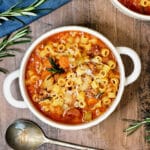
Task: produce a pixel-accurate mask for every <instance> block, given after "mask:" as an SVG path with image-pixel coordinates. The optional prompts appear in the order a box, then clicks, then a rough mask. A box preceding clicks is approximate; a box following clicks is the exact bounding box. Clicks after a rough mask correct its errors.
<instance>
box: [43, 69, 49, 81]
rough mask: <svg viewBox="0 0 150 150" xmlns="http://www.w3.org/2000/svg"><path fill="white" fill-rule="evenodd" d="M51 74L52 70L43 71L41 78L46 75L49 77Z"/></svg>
mask: <svg viewBox="0 0 150 150" xmlns="http://www.w3.org/2000/svg"><path fill="white" fill-rule="evenodd" d="M49 75H50V72H48V71H43V72H42V74H41V79H43V80H44V79H45V78H46V77H48V76H49Z"/></svg>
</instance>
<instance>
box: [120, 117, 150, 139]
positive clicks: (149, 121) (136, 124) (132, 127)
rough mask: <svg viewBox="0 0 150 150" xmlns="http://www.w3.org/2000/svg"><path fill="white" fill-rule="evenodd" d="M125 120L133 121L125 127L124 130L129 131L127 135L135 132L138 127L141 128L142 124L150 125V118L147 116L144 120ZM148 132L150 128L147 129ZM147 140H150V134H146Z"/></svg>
mask: <svg viewBox="0 0 150 150" xmlns="http://www.w3.org/2000/svg"><path fill="white" fill-rule="evenodd" d="M123 120H125V121H129V122H131V124H130V125H129V127H128V128H126V129H124V132H126V133H127V135H131V134H132V133H134V132H135V131H136V130H137V129H139V128H140V127H141V126H142V125H146V126H150V118H145V119H144V120H142V121H140V120H131V119H123ZM146 132H147V133H149V132H150V130H146ZM145 139H146V141H147V142H150V135H148V136H146V138H145Z"/></svg>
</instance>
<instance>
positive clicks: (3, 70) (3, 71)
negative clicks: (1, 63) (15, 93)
mask: <svg viewBox="0 0 150 150" xmlns="http://www.w3.org/2000/svg"><path fill="white" fill-rule="evenodd" d="M0 72H2V73H8V70H6V69H4V68H1V67H0Z"/></svg>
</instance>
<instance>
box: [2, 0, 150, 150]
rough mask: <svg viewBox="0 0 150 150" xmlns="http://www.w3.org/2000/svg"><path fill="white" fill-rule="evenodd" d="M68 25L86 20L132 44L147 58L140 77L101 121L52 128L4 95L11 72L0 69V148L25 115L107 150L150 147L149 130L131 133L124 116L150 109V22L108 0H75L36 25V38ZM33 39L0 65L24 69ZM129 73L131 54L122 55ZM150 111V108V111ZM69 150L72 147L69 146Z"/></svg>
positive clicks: (54, 149)
mask: <svg viewBox="0 0 150 150" xmlns="http://www.w3.org/2000/svg"><path fill="white" fill-rule="evenodd" d="M64 25H82V26H86V27H90V28H92V29H95V30H97V31H99V32H101V33H102V34H103V35H105V36H106V37H107V38H108V39H110V41H112V43H113V44H114V45H115V46H127V47H131V48H133V49H134V50H135V51H136V52H137V53H138V54H139V56H140V58H141V61H142V73H141V76H140V78H139V79H138V80H137V81H136V82H135V83H133V84H131V85H129V86H128V87H126V88H125V91H124V94H123V96H122V100H121V102H120V104H119V106H118V107H117V109H116V111H115V112H114V113H113V114H112V115H111V116H110V117H109V118H108V119H106V120H105V121H103V122H102V123H101V124H99V125H97V126H95V127H92V128H90V129H85V130H80V131H64V130H59V129H56V128H53V127H50V126H48V125H46V124H44V123H42V122H41V121H39V120H38V119H37V118H36V117H35V116H34V115H33V114H32V113H31V112H30V111H29V110H28V109H16V108H13V107H12V106H10V105H9V104H8V103H7V102H6V101H5V98H4V96H3V92H2V84H3V81H4V79H5V77H6V75H4V74H1V73H0V145H1V146H0V150H9V149H10V148H9V147H8V146H7V144H6V142H5V131H6V128H7V127H8V125H9V124H10V123H12V122H13V121H14V120H16V119H19V118H26V119H30V120H32V121H35V122H36V123H38V124H39V125H40V126H41V128H42V129H43V130H44V132H45V133H46V135H47V136H48V137H51V138H56V139H59V140H64V141H68V142H73V143H76V144H82V145H88V146H93V147H97V148H103V149H107V150H148V149H150V146H149V145H148V144H147V143H146V142H145V140H144V134H145V132H144V129H143V128H141V129H140V130H138V131H137V132H136V133H135V134H133V135H131V136H129V137H127V136H126V135H125V134H124V133H123V129H124V128H125V127H127V125H128V123H127V122H124V121H122V119H123V118H131V119H141V118H142V117H145V116H146V114H148V113H145V111H147V112H150V92H149V90H150V22H144V21H138V20H135V19H133V18H129V17H127V16H125V15H124V14H122V13H120V12H119V11H117V10H116V9H115V8H114V7H113V5H112V4H111V2H110V1H109V0H73V1H72V2H70V3H68V4H67V5H65V6H63V7H61V8H59V9H57V10H56V11H54V12H53V13H51V14H49V15H47V16H45V17H43V18H41V19H39V20H38V21H35V22H34V23H32V24H31V28H32V37H33V40H35V39H36V38H37V37H39V36H40V35H41V34H43V33H45V32H46V31H49V30H51V29H53V28H56V27H59V26H64ZM29 45H30V44H26V45H22V46H20V48H21V49H22V52H20V53H17V55H16V57H15V58H9V59H5V60H4V61H3V62H0V66H4V67H6V68H7V69H8V70H9V71H10V72H12V71H15V70H17V69H19V66H20V62H21V59H22V57H23V55H24V52H25V51H26V50H27V48H28V47H29ZM123 61H124V64H125V68H126V73H127V75H128V74H130V73H131V71H132V69H133V66H132V62H131V61H130V59H129V58H128V57H123ZM12 86H13V87H12V91H13V93H14V96H15V97H16V98H20V99H21V97H20V94H19V86H18V81H15V83H14V84H13V85H12ZM149 115H150V113H149ZM48 149H50V150H66V149H67V148H62V147H58V146H55V145H50V144H46V145H43V146H41V147H40V148H39V150H48ZM68 150H69V149H68Z"/></svg>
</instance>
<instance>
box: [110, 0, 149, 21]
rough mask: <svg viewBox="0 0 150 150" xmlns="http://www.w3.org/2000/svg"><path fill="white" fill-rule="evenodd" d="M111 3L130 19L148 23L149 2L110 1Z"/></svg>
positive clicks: (137, 0)
mask: <svg viewBox="0 0 150 150" xmlns="http://www.w3.org/2000/svg"><path fill="white" fill-rule="evenodd" d="M112 3H113V4H114V6H115V7H116V8H118V9H119V10H120V11H121V12H123V13H124V14H126V15H128V16H130V17H134V18H136V19H140V20H145V21H150V0H112Z"/></svg>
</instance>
